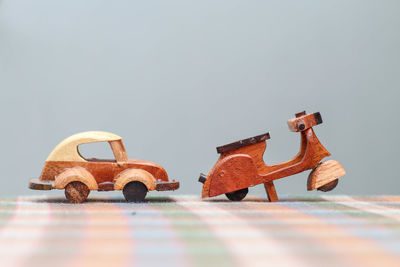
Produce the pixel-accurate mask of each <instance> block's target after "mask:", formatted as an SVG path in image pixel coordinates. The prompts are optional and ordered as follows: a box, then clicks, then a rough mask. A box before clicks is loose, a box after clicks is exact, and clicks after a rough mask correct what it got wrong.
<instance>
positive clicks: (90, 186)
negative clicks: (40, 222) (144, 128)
mask: <svg viewBox="0 0 400 267" xmlns="http://www.w3.org/2000/svg"><path fill="white" fill-rule="evenodd" d="M94 142H108V143H109V144H110V146H111V149H112V151H113V154H114V156H115V159H106V160H104V159H95V158H92V159H85V158H83V157H82V156H81V154H80V153H79V149H78V146H79V145H82V144H86V143H94ZM29 188H31V189H35V190H51V189H65V196H66V198H67V199H68V201H69V202H70V203H82V202H84V201H85V200H86V198H87V197H88V195H89V192H90V190H97V191H112V190H122V192H123V194H124V196H125V199H126V200H127V201H129V202H141V201H143V200H144V198H145V197H146V194H147V191H152V190H157V191H167V190H176V189H178V188H179V182H177V181H175V180H173V181H169V180H168V175H167V172H166V171H165V170H164V168H163V167H161V166H160V165H157V164H155V163H153V162H150V161H145V160H139V159H128V155H127V153H126V150H125V147H124V145H123V143H122V140H121V137H119V136H118V135H115V134H112V133H107V132H84V133H79V134H75V135H73V136H70V137H68V138H67V139H65V140H64V141H62V142H61V143H60V144H59V145H58V146H57V147H56V148H55V149H54V150H53V152H51V154H50V155H49V157H48V158H47V160H46V162H45V164H44V167H43V170H42V174H41V175H40V177H39V179H37V178H36V179H32V180H31V181H30V183H29Z"/></svg>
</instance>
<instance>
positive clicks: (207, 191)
mask: <svg viewBox="0 0 400 267" xmlns="http://www.w3.org/2000/svg"><path fill="white" fill-rule="evenodd" d="M257 177H258V174H257V168H256V165H255V164H254V161H253V159H252V158H251V157H250V156H249V155H246V154H234V155H230V156H227V157H224V158H222V159H221V160H219V161H218V162H217V163H216V164H215V166H214V168H213V169H212V170H211V171H210V173H209V174H208V176H207V179H206V181H205V183H204V185H203V193H202V196H203V198H204V197H214V196H218V195H221V194H226V193H230V192H233V191H236V190H239V189H243V188H248V187H250V186H254V185H255V184H254V183H253V181H254V180H255V179H256V178H257Z"/></svg>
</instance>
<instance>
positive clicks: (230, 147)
mask: <svg viewBox="0 0 400 267" xmlns="http://www.w3.org/2000/svg"><path fill="white" fill-rule="evenodd" d="M270 138H271V137H270V135H269V132H267V133H264V134H260V135H256V136H253V137H250V138H246V139H243V140H239V141H236V142H233V143H230V144H227V145H223V146H218V147H217V152H218V153H219V154H221V153H224V152H228V151H231V150H234V149H238V148H241V147H244V146H249V145H253V144H256V143H259V142H262V141H265V140H268V139H270Z"/></svg>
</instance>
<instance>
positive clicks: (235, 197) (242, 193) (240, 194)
mask: <svg viewBox="0 0 400 267" xmlns="http://www.w3.org/2000/svg"><path fill="white" fill-rule="evenodd" d="M248 192H249V189H248V188H243V189H240V190H236V191H233V192H230V193H226V194H225V195H226V197H227V198H228V199H229V200H231V201H241V200H242V199H243V198H245V197H246V195H247V193H248Z"/></svg>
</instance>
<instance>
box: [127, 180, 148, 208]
mask: <svg viewBox="0 0 400 267" xmlns="http://www.w3.org/2000/svg"><path fill="white" fill-rule="evenodd" d="M122 193H123V194H124V197H125V199H126V201H128V202H136V203H137V202H143V201H144V198H145V197H146V194H147V187H146V186H145V185H144V184H143V183H141V182H138V181H133V182H129V183H127V184H126V185H125V187H124V189H123V190H122Z"/></svg>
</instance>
